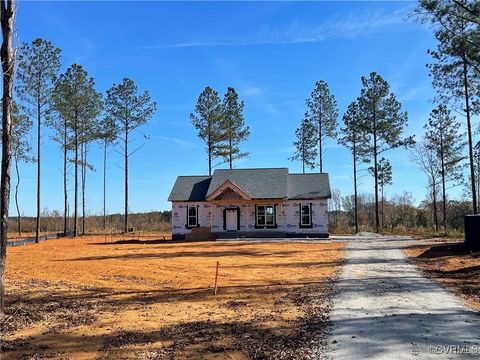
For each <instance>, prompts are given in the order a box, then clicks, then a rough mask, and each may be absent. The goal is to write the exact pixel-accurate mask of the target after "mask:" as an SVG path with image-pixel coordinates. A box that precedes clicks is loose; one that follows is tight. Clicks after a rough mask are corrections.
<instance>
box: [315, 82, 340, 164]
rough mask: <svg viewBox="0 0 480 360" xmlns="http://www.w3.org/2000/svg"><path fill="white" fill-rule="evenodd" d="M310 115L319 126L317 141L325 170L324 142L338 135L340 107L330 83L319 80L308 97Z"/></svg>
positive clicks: (320, 161)
mask: <svg viewBox="0 0 480 360" xmlns="http://www.w3.org/2000/svg"><path fill="white" fill-rule="evenodd" d="M307 107H308V112H309V117H310V118H311V120H312V122H313V123H314V124H315V125H316V127H317V142H318V155H319V162H318V164H319V169H320V172H323V155H324V153H325V145H324V142H325V140H326V138H329V137H330V138H335V137H336V128H337V118H338V109H337V101H336V100H335V97H334V96H333V94H331V93H330V89H329V88H328V84H327V83H326V82H325V81H323V80H320V81H317V83H316V84H315V89H313V91H312V94H311V95H310V98H309V99H307Z"/></svg>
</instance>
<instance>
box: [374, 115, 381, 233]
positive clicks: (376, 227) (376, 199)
mask: <svg viewBox="0 0 480 360" xmlns="http://www.w3.org/2000/svg"><path fill="white" fill-rule="evenodd" d="M375 116H376V115H375V114H374V117H375ZM373 121H374V125H373V162H374V165H373V167H374V171H373V176H374V178H375V229H376V231H377V232H378V231H379V230H380V221H379V220H380V219H379V216H378V215H379V211H378V162H377V158H378V154H377V151H378V150H377V124H376V119H374V120H373Z"/></svg>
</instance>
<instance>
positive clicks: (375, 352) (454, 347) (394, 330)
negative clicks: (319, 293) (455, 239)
mask: <svg viewBox="0 0 480 360" xmlns="http://www.w3.org/2000/svg"><path fill="white" fill-rule="evenodd" d="M342 240H344V241H345V240H346V241H347V254H346V263H345V265H344V266H343V268H342V273H341V275H340V279H339V282H338V293H337V295H336V296H335V299H334V309H333V311H332V314H331V315H332V317H331V318H332V320H333V322H334V326H333V329H332V334H331V338H330V340H329V343H330V345H329V351H328V354H329V356H330V357H331V358H333V359H365V358H368V359H463V358H469V359H471V358H480V317H478V316H477V315H475V314H474V313H472V312H471V311H469V310H468V309H467V307H466V306H465V304H464V303H463V302H462V301H461V300H460V299H458V298H456V297H455V296H454V295H453V294H451V293H449V292H448V291H447V290H445V289H444V288H443V287H442V286H440V285H439V284H437V283H435V282H434V281H432V280H430V279H427V278H425V277H424V276H423V275H422V274H421V272H420V271H419V270H417V268H416V266H415V265H413V264H412V263H410V262H409V261H408V260H407V258H406V256H405V255H404V254H403V252H402V251H401V248H402V247H405V246H408V245H409V244H411V243H412V241H413V240H410V239H406V238H403V239H400V238H396V239H389V238H352V239H342Z"/></svg>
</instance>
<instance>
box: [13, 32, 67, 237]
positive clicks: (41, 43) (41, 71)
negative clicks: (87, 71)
mask: <svg viewBox="0 0 480 360" xmlns="http://www.w3.org/2000/svg"><path fill="white" fill-rule="evenodd" d="M59 70H60V49H58V48H56V47H55V46H53V44H52V43H51V42H50V41H46V40H43V39H35V40H34V41H33V42H32V43H31V44H28V43H24V44H23V45H22V47H21V48H20V51H19V54H18V79H19V80H20V84H19V85H18V86H17V89H16V90H17V94H18V96H19V99H20V100H21V101H22V102H23V103H24V105H28V108H29V110H30V115H32V117H35V118H36V121H37V144H36V147H37V156H36V158H37V218H36V226H35V242H38V236H39V233H40V206H41V203H40V194H41V159H42V158H41V140H42V135H41V131H42V121H43V120H44V119H45V117H46V116H48V113H49V111H50V104H51V101H52V91H53V88H54V84H55V81H56V79H57V74H58V71H59Z"/></svg>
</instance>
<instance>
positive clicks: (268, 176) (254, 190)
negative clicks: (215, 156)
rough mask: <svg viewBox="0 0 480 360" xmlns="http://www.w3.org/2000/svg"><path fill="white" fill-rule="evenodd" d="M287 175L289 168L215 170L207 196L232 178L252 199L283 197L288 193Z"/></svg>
mask: <svg viewBox="0 0 480 360" xmlns="http://www.w3.org/2000/svg"><path fill="white" fill-rule="evenodd" d="M287 175H288V169H287V168H278V169H232V170H229V169H221V170H215V172H214V173H213V177H212V181H211V182H210V186H209V187H208V192H207V196H208V195H210V194H211V193H212V192H214V191H215V190H216V189H217V188H218V187H219V186H221V185H222V184H223V183H224V182H225V181H226V180H230V181H232V182H233V183H235V185H237V186H238V187H240V189H242V190H243V191H245V192H246V193H247V194H248V195H249V196H250V197H251V198H252V199H281V198H284V197H285V196H286V195H287V193H286V188H287Z"/></svg>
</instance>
